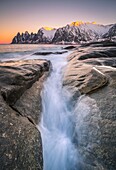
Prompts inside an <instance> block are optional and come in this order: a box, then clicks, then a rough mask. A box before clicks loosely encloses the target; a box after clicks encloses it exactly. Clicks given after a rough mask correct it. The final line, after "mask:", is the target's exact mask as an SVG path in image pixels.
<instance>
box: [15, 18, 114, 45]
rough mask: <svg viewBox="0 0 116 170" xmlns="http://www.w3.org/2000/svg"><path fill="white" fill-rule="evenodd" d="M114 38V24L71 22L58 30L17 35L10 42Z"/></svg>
mask: <svg viewBox="0 0 116 170" xmlns="http://www.w3.org/2000/svg"><path fill="white" fill-rule="evenodd" d="M114 36H116V24H111V25H100V24H96V23H95V22H92V23H89V22H86V23H85V22H82V21H76V22H72V23H71V24H69V25H66V26H65V27H61V28H58V29H55V28H49V27H42V28H41V29H39V30H38V32H37V33H31V34H29V33H28V32H27V31H26V32H25V33H22V34H20V33H18V34H17V35H16V36H15V37H14V38H13V40H12V43H13V44H25V43H26V44H33V43H35V44H38V43H56V44H57V43H58V44H59V43H81V42H87V41H97V40H99V39H102V38H107V39H109V38H110V39H112V37H114Z"/></svg>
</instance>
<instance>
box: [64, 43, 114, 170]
mask: <svg viewBox="0 0 116 170" xmlns="http://www.w3.org/2000/svg"><path fill="white" fill-rule="evenodd" d="M101 46H102V44H101V45H100V46H99V47H98V46H95V44H94V47H92V46H86V47H81V48H79V49H78V50H75V52H73V53H72V54H71V55H70V56H68V61H69V62H68V65H67V67H66V69H65V75H64V85H65V87H66V88H67V89H68V90H70V91H71V92H72V95H73V100H75V103H76V104H75V111H74V114H75V144H76V147H77V150H78V151H79V154H80V158H81V160H80V165H79V167H80V169H82V170H85V169H86V170H101V169H102V170H115V169H116V162H115V153H116V131H115V128H116V109H115V103H116V68H115V63H116V58H115V57H116V54H115V48H114V47H111V46H108V47H103V46H102V47H101ZM93 53H94V57H89V56H91V54H93ZM104 53H105V54H106V55H107V56H106V57H105V56H104ZM95 54H100V57H99V56H98V57H97V55H95ZM102 54H103V56H102ZM81 56H82V57H83V56H86V57H85V58H83V59H82V57H81ZM80 58H81V59H82V60H80ZM79 95H80V97H79ZM78 97H79V98H78Z"/></svg>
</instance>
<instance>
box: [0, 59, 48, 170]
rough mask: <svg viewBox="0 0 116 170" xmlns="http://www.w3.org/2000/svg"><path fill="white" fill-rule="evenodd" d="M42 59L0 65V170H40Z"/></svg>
mask: <svg viewBox="0 0 116 170" xmlns="http://www.w3.org/2000/svg"><path fill="white" fill-rule="evenodd" d="M49 71H50V62H48V61H46V60H26V61H9V62H3V63H2V62H1V63H0V92H1V94H0V112H1V114H0V120H1V125H0V127H1V128H0V131H1V133H0V134H1V136H0V138H1V139H0V145H1V149H0V169H1V170H5V169H9V170H12V169H16V170H20V169H24V170H27V169H30V170H31V169H34V170H42V169H43V158H42V144H41V136H40V132H39V131H38V129H37V124H38V122H39V121H40V112H41V97H40V92H41V89H42V84H43V81H44V80H45V78H46V76H47V75H48V74H49Z"/></svg>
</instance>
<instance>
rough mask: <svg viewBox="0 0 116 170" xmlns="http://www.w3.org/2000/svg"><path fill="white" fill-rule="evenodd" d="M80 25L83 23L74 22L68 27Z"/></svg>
mask: <svg viewBox="0 0 116 170" xmlns="http://www.w3.org/2000/svg"><path fill="white" fill-rule="evenodd" d="M81 24H84V22H83V21H76V22H72V23H71V24H70V25H71V26H79V25H81Z"/></svg>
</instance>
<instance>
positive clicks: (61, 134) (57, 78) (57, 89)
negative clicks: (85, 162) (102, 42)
mask: <svg viewBox="0 0 116 170" xmlns="http://www.w3.org/2000/svg"><path fill="white" fill-rule="evenodd" d="M66 56H67V54H65V55H61V56H59V57H57V58H56V57H55V56H54V57H55V59H54V57H52V59H51V62H52V65H53V71H52V73H51V75H50V76H49V78H48V79H47V81H46V82H45V84H44V89H43V92H42V106H43V112H42V119H41V124H40V131H41V135H42V142H43V158H44V170H75V169H76V162H77V152H76V149H75V147H74V144H73V137H74V136H73V135H74V122H73V114H72V113H71V107H70V105H69V100H68V98H70V97H69V96H67V95H66V91H64V90H63V87H62V76H63V68H64V67H65V66H66V64H67V61H66Z"/></svg>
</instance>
